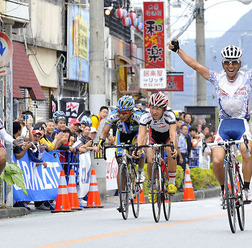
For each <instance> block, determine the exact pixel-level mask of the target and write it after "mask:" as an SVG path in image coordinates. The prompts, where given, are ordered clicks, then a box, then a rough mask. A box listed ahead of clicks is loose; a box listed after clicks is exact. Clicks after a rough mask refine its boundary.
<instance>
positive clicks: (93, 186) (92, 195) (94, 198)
mask: <svg viewBox="0 0 252 248" xmlns="http://www.w3.org/2000/svg"><path fill="white" fill-rule="evenodd" d="M89 186H90V187H89V191H88V200H87V206H85V208H103V206H102V205H101V199H100V195H99V190H98V184H97V180H96V175H95V170H94V169H92V170H91V177H90V185H89Z"/></svg>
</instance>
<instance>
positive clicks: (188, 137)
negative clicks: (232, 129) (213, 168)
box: [177, 112, 214, 190]
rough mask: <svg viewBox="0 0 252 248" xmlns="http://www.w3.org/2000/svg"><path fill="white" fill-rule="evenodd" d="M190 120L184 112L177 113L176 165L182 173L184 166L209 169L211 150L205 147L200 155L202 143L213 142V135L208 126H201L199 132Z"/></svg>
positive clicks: (189, 115) (190, 116) (189, 116)
mask: <svg viewBox="0 0 252 248" xmlns="http://www.w3.org/2000/svg"><path fill="white" fill-rule="evenodd" d="M192 120H193V118H192V115H191V114H190V113H185V112H181V113H179V117H178V118H177V140H178V157H177V162H178V165H180V166H181V167H182V168H183V170H184V171H185V169H186V164H188V165H189V167H190V168H192V167H199V168H202V169H209V168H210V159H211V149H210V148H209V147H207V148H206V149H205V150H204V153H202V141H203V139H205V140H206V142H207V143H212V142H214V135H213V133H211V132H210V127H209V125H207V124H203V125H202V126H201V131H199V128H198V127H197V125H192ZM182 185H183V184H182ZM181 190H182V189H181Z"/></svg>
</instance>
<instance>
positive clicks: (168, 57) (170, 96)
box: [166, 0, 172, 108]
mask: <svg viewBox="0 0 252 248" xmlns="http://www.w3.org/2000/svg"><path fill="white" fill-rule="evenodd" d="M167 4H168V6H167V10H168V17H167V36H168V37H169V38H171V26H170V25H171V23H170V21H171V18H170V15H171V1H170V0H167ZM167 50H168V49H167ZM166 54H167V61H166V62H167V63H166V69H168V71H171V70H172V66H171V65H172V61H171V51H168V52H166ZM168 99H169V106H170V107H171V108H172V91H168Z"/></svg>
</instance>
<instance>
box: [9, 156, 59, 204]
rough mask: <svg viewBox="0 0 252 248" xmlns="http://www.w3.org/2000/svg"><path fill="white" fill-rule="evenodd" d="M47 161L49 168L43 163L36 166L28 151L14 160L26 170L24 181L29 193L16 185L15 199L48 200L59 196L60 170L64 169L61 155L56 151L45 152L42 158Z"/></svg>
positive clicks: (14, 189)
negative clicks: (25, 192) (60, 159)
mask: <svg viewBox="0 0 252 248" xmlns="http://www.w3.org/2000/svg"><path fill="white" fill-rule="evenodd" d="M42 159H43V160H44V161H45V162H46V163H47V168H44V167H43V165H39V166H36V164H35V163H33V162H31V161H30V159H29V157H28V154H27V153H26V154H25V155H24V157H23V158H21V159H20V160H16V158H15V156H14V155H13V160H14V162H15V163H17V165H18V166H19V167H20V168H21V169H22V170H23V171H24V175H23V177H24V183H25V188H26V190H27V193H28V195H26V194H24V193H23V191H22V189H20V188H19V187H17V186H16V185H14V187H13V200H14V201H46V200H54V199H56V197H57V192H58V184H59V176H60V171H61V170H62V166H61V163H60V161H59V157H58V155H57V153H56V152H53V151H51V152H45V153H44V155H43V158H42Z"/></svg>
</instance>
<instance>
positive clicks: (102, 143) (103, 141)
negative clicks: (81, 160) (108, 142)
mask: <svg viewBox="0 0 252 248" xmlns="http://www.w3.org/2000/svg"><path fill="white" fill-rule="evenodd" d="M104 144H105V139H103V138H100V140H99V145H98V147H99V148H100V149H102V148H103V146H104Z"/></svg>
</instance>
